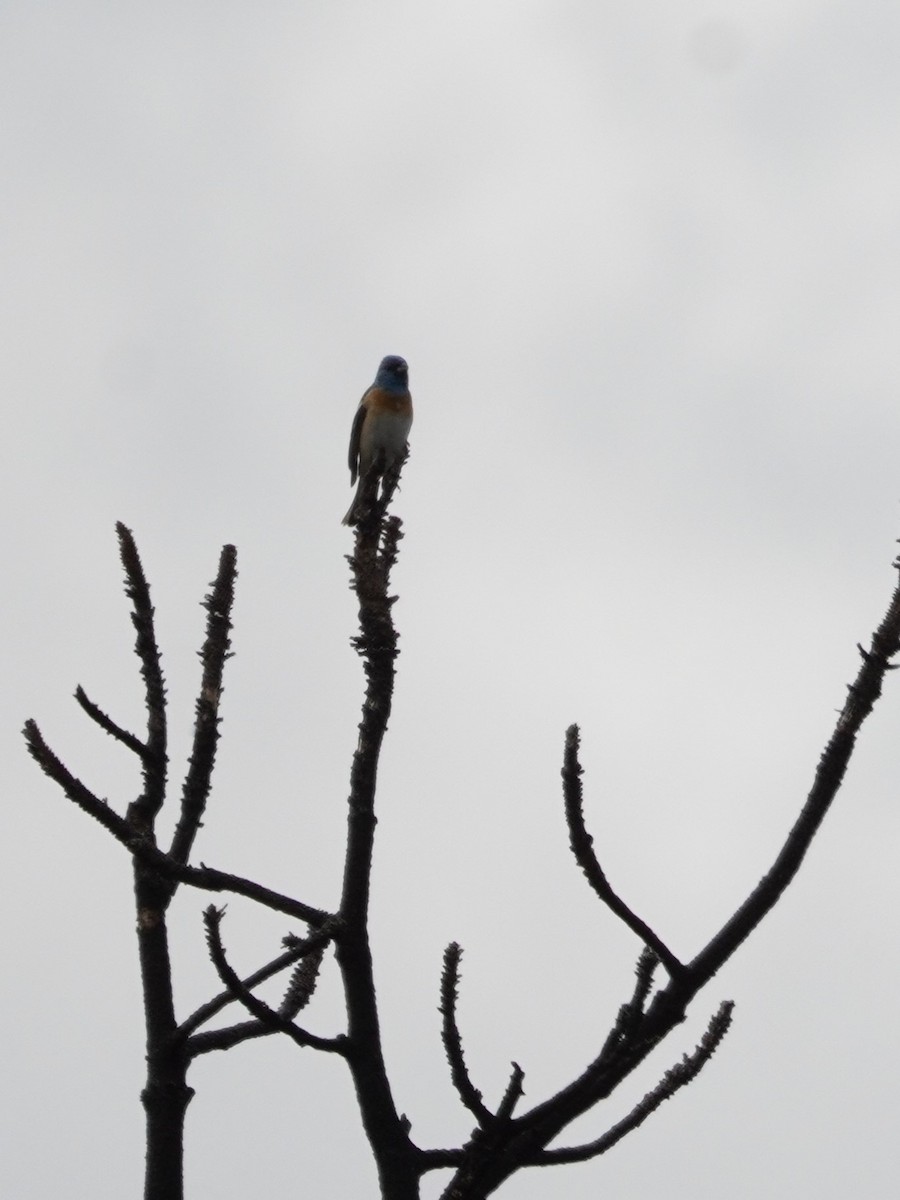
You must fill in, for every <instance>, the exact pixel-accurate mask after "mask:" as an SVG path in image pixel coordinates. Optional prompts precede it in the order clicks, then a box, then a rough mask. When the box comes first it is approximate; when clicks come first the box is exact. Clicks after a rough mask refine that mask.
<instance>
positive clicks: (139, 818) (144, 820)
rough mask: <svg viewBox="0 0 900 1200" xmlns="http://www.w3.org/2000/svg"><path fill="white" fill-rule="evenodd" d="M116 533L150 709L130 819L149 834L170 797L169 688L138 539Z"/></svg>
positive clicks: (119, 530) (127, 532)
mask: <svg viewBox="0 0 900 1200" xmlns="http://www.w3.org/2000/svg"><path fill="white" fill-rule="evenodd" d="M116 533H117V535H118V538H119V555H120V557H121V559H122V566H123V568H124V570H125V594H126V595H127V596H128V599H129V600H130V601H131V606H132V611H131V623H132V624H133V625H134V628H135V631H136V633H137V638H136V640H135V644H134V648H135V652H136V653H137V656H138V658H139V659H140V663H141V675H142V677H143V680H144V697H145V703H146V707H147V741H146V743H145V753H144V754H142V755H141V761H142V763H143V773H144V791H143V794H142V795H141V796H139V797H138V799H137V800H134V801H133V802H132V804H131V805H130V807H129V810H128V813H127V817H128V820H129V822H130V823H131V824H132V825H133V826H134V827H135V828H136V829H141V830H146V829H150V828H151V827H152V825H153V821H154V819H155V817H156V815H157V813H158V812H159V810H160V809H161V808H162V804H163V801H164V799H165V795H166V767H167V764H168V758H167V754H166V743H167V736H168V735H167V731H166V687H165V681H164V679H163V673H162V665H161V660H160V653H159V646H158V645H157V643H156V631H155V628H154V621H153V616H154V610H153V605H152V604H151V603H150V588H149V587H148V585H147V580H146V577H145V575H144V568H143V567H142V566H141V560H140V556H139V554H138V551H137V546H136V545H135V541H134V536H133V535H132V532H131V530H130V529H128V528H127V526H125V525H123V524H122V522H121V521H118V522H117V523H116Z"/></svg>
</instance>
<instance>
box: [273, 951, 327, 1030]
mask: <svg viewBox="0 0 900 1200" xmlns="http://www.w3.org/2000/svg"><path fill="white" fill-rule="evenodd" d="M313 936H315V935H313ZM310 940H312V939H310ZM324 955H325V945H324V943H323V944H322V945H320V946H318V947H316V948H314V949H309V948H307V950H306V951H305V952H304V955H303V957H302V959H301V960H300V962H298V963H297V965H296V967H294V970H293V971H292V972H291V978H290V981H289V982H288V986H287V990H286V991H285V993H284V999H283V1000H282V1001H281V1004H280V1005H279V1006H278V1012H279V1015H280V1016H282V1017H284V1018H285V1020H288V1021H291V1020H293V1019H294V1017H296V1015H297V1013H299V1012H302V1011H303V1009H304V1008H306V1006H307V1004H309V1002H310V1000H311V999H312V995H313V992H314V991H315V990H316V984H317V983H318V980H319V970H320V969H321V966H322V959H323V957H324Z"/></svg>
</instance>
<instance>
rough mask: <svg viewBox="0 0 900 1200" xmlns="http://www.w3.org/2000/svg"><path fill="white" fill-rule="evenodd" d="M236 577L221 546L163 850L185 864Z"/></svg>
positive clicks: (231, 552) (232, 558) (211, 758)
mask: <svg viewBox="0 0 900 1200" xmlns="http://www.w3.org/2000/svg"><path fill="white" fill-rule="evenodd" d="M236 578H237V551H236V550H235V548H234V546H224V547H223V548H222V554H221V557H220V559H219V570H218V573H217V574H216V578H215V580H214V582H213V584H212V592H210V594H209V595H208V596H207V597H206V598H205V600H204V601H203V607H204V608H205V609H206V612H207V621H206V638H205V640H204V642H203V649H202V650H201V651H200V659H201V661H202V663H203V677H202V680H201V683H200V695H199V696H198V697H197V707H196V718H195V721H194V746H193V750H192V751H191V759H190V766H189V768H188V773H187V777H186V779H185V781H184V789H183V791H182V797H181V815H180V817H179V819H178V825H177V826H176V829H175V836H174V837H173V839H172V846H171V849H170V851H169V853H170V854H171V856H172V858H173V859H175V861H176V862H183V863H184V862H187V860H188V858H189V857H190V853H191V847H192V846H193V844H194V839H195V838H196V836H197V832H198V830H199V829H200V824H201V820H202V818H203V811H204V809H205V808H206V801H207V799H208V797H209V789H210V782H211V779H212V771H213V766H214V765H215V759H216V744H217V742H218V740H219V715H218V714H219V701H220V699H221V696H222V673H223V671H224V668H225V661H226V659H228V658H230V657H231V655H230V653H229V650H230V646H231V641H230V639H229V636H228V635H229V633H230V632H231V609H232V606H233V604H234V582H235V579H236Z"/></svg>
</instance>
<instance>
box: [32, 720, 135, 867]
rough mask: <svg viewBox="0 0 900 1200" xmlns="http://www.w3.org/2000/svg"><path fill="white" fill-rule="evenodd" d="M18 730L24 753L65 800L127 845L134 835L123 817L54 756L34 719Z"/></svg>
mask: <svg viewBox="0 0 900 1200" xmlns="http://www.w3.org/2000/svg"><path fill="white" fill-rule="evenodd" d="M22 732H23V734H24V735H25V742H26V745H27V746H28V753H29V754H30V755H31V757H32V758H33V759H34V761H35V762H36V763H37V764H38V766H39V767H40V768H41V770H42V771H43V772H44V774H45V775H48V776H49V777H50V778H51V779H52V780H53V782H54V783H56V784H58V785H59V787H61V788H62V790H63V792H65V794H66V795H67V796H68V797H69V799H70V800H71V801H72V802H73V803H74V804H77V805H78V807H79V808H80V809H83V811H84V812H86V813H87V814H88V816H90V817H93V818H94V820H95V821H99V822H100V824H101V825H102V826H103V827H104V829H107V830H109V832H110V833H111V834H112V835H113V837H115V838H118V840H119V841H120V842H124V843H126V844H127V842H128V841H129V839H131V838H133V837H134V830H133V829H132V828H131V826H130V825H129V824H128V822H127V821H126V820H125V818H124V817H120V816H119V814H118V813H117V812H115V811H114V810H113V809H111V808H110V807H109V805H108V804H107V803H106V801H105V800H101V799H100V798H99V796H95V795H94V793H93V792H92V791H91V790H90V788H89V787H86V786H85V784H83V783H82V782H81V780H80V779H79V778H78V777H77V776H75V775H73V774H72V772H71V771H70V770H69V769H68V767H66V766H65V764H64V763H63V762H61V761H60V759H58V758H57V757H56V755H55V754H54V753H53V751H52V750H51V749H50V747H49V746H48V745H47V743H46V742H45V741H44V738H43V735H42V734H41V731H40V729H38V726H37V722H35V721H32V720H30V719H29V720H28V721H26V722H25V727H24V729H23V730H22Z"/></svg>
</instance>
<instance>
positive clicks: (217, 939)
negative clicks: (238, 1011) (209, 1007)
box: [203, 904, 347, 1055]
mask: <svg viewBox="0 0 900 1200" xmlns="http://www.w3.org/2000/svg"><path fill="white" fill-rule="evenodd" d="M223 915H224V914H223V910H222V909H220V908H216V907H215V905H213V904H211V905H210V906H209V908H207V909H206V910H205V911H204V913H203V921H204V924H205V925H206V940H207V943H208V945H209V955H210V958H211V959H212V963H213V966H214V967H215V968H216V970H217V971H218V973H219V978H220V979H221V980H222V982H223V983H224V984H225V987H226V988H228V990H229V991H230V992H232V993H233V994H234V996H235V998H236V999H237V1000H239V1001H240V1002H241V1004H243V1006H244V1007H245V1008H246V1009H247V1011H248V1012H249V1013H250V1015H251V1016H253V1017H255V1018H256V1020H257V1021H259V1022H260V1023H261V1024H262V1025H266V1026H268V1027H269V1028H270V1029H272V1030H274V1031H276V1032H278V1033H284V1034H286V1035H287V1036H288V1037H289V1038H290V1039H291V1040H292V1041H294V1042H296V1043H297V1045H298V1046H303V1047H309V1048H310V1049H313V1050H325V1051H327V1052H328V1053H331V1054H342V1055H346V1053H347V1039H346V1037H345V1036H343V1035H341V1036H340V1037H336V1038H323V1037H318V1036H317V1035H316V1034H314V1033H310V1032H309V1031H308V1030H306V1029H302V1028H301V1027H300V1026H299V1025H295V1024H294V1022H293V1021H290V1020H287V1019H286V1018H285V1017H282V1015H281V1014H280V1013H279V1012H277V1011H276V1010H275V1009H274V1008H270V1007H269V1005H268V1004H266V1003H265V1002H264V1001H262V1000H260V999H259V997H258V996H254V994H253V992H251V991H250V989H249V988H248V987H246V986H245V985H244V984H243V982H242V981H241V979H240V977H239V976H238V974H237V972H236V971H235V970H234V968H233V967H232V966H231V965H230V964H229V962H228V959H227V958H226V956H225V949H224V947H223V945H222V937H221V930H220V927H221V923H222V917H223Z"/></svg>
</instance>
